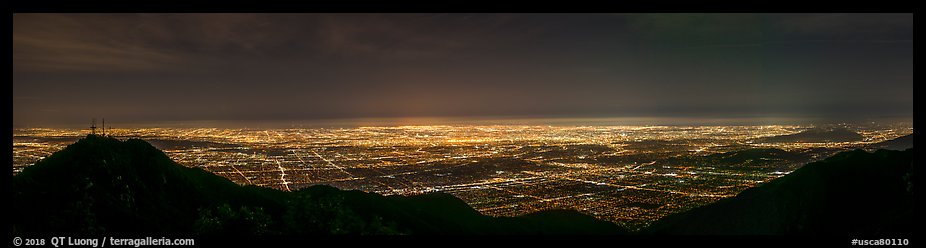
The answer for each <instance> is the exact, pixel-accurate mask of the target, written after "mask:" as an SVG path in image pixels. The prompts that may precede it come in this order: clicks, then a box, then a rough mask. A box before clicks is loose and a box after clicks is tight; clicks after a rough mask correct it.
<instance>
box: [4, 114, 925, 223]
mask: <svg viewBox="0 0 926 248" xmlns="http://www.w3.org/2000/svg"><path fill="white" fill-rule="evenodd" d="M844 126H845V127H847V128H850V129H851V130H853V131H856V132H858V133H859V134H861V135H863V136H864V137H865V138H864V140H863V141H860V142H843V143H774V144H765V143H756V142H755V139H756V138H761V137H769V136H777V135H786V134H793V133H797V132H800V131H803V130H806V129H808V128H811V126H781V125H773V126H514V125H497V126H397V127H359V128H313V129H304V128H300V129H267V130H256V129H217V128H144V129H112V130H107V132H108V133H109V134H111V136H115V137H118V138H130V137H132V138H141V139H145V140H147V141H149V142H151V143H152V144H153V145H155V146H156V147H158V148H160V149H162V150H163V151H164V152H165V153H166V154H167V155H168V156H170V157H171V158H172V159H174V160H175V161H177V162H179V163H180V164H183V165H186V166H191V167H200V168H203V169H205V170H208V171H210V172H212V173H215V174H217V175H220V176H223V177H226V178H228V179H230V180H232V181H234V182H236V183H238V184H242V185H257V186H263V187H270V188H275V189H280V190H296V189H299V188H304V187H307V186H311V185H317V184H328V185H332V186H335V187H338V188H341V189H347V190H362V191H367V192H375V193H379V194H384V195H396V194H398V195H411V194H421V193H428V192H445V193H450V194H453V195H455V196H457V197H459V198H461V199H463V200H464V201H466V202H467V203H468V204H469V205H471V206H472V207H473V208H475V209H477V210H478V211H480V212H482V213H483V214H487V215H492V216H516V215H521V214H526V213H531V212H536V211H540V210H546V209H575V210H578V211H580V212H582V213H585V214H589V215H592V216H596V217H598V218H601V219H605V220H610V221H613V222H615V223H618V224H620V225H622V226H625V227H628V228H640V227H643V226H645V225H647V224H649V223H651V222H652V221H654V220H657V219H659V218H661V217H664V216H666V215H668V214H672V213H676V212H680V211H684V210H687V209H690V208H693V207H696V206H700V205H703V204H706V203H710V202H713V201H716V200H718V199H721V198H724V197H730V196H734V195H735V194H737V193H738V192H740V191H742V190H744V189H746V188H749V187H753V186H756V185H757V184H759V183H761V182H765V181H768V180H770V179H774V178H776V177H780V176H782V175H785V174H787V173H789V172H791V171H793V170H794V169H796V168H798V167H799V166H801V165H803V164H806V163H807V162H811V161H813V160H817V159H822V158H825V157H826V156H830V155H832V154H834V153H836V152H839V151H843V150H847V149H854V148H860V147H863V146H864V145H866V144H871V143H875V142H881V141H885V140H889V139H893V138H897V137H900V136H903V135H906V134H910V133H912V132H913V128H912V125H911V124H891V125H883V124H879V125H868V126H858V125H844ZM87 133H88V131H87V130H77V129H16V130H14V133H13V174H16V173H18V172H19V171H21V170H22V168H23V167H25V166H28V165H30V164H33V163H35V162H36V161H38V160H40V159H42V158H44V157H45V156H48V155H49V154H51V153H53V152H55V151H58V150H60V149H63V148H64V147H65V146H67V145H68V144H71V143H73V142H74V141H76V140H77V139H79V138H80V137H83V136H85V135H86V134H87ZM749 148H779V149H783V150H786V151H790V152H796V153H800V154H806V155H807V159H798V160H788V159H775V158H769V159H767V160H763V161H759V162H756V161H748V164H743V165H734V166H715V165H714V164H709V163H705V162H703V161H704V160H699V159H697V158H699V157H702V156H706V155H710V154H718V153H724V152H732V151H741V150H745V149H749Z"/></svg>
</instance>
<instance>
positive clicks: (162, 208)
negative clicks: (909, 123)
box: [10, 135, 914, 237]
mask: <svg viewBox="0 0 926 248" xmlns="http://www.w3.org/2000/svg"><path fill="white" fill-rule="evenodd" d="M911 140H912V138H911ZM768 156H772V157H783V158H784V159H785V160H792V159H804V157H801V156H802V155H798V154H789V153H787V152H784V151H781V150H777V149H756V150H749V151H743V152H733V153H725V154H717V155H715V156H714V157H708V158H707V159H710V160H716V161H718V162H724V163H743V162H745V161H752V160H754V159H755V158H756V157H768ZM912 159H913V150H912V149H909V150H906V151H887V150H880V151H877V152H875V153H867V152H864V151H861V150H856V151H850V152H844V153H840V154H837V155H835V156H833V157H831V158H828V159H825V160H823V161H819V162H814V163H811V164H808V165H806V166H804V167H802V168H800V169H798V170H796V171H794V172H792V173H790V174H789V175H786V176H783V177H781V178H778V179H776V180H772V181H770V182H767V183H765V184H763V185H761V186H759V187H756V188H752V189H748V190H746V191H743V192H742V193H740V194H739V195H737V196H736V197H733V198H728V199H723V200H720V201H718V202H716V203H713V204H709V205H706V206H702V207H699V208H695V209H693V210H691V211H688V212H683V213H678V214H675V215H671V216H669V217H666V218H664V219H662V220H660V221H658V222H656V223H655V224H653V225H651V226H650V227H649V228H647V229H645V230H642V231H640V232H638V233H640V234H833V235H849V234H851V235H868V234H870V235H876V234H877V235H890V234H911V233H912V230H913V226H912V223H913V221H914V218H913V196H912V194H913V193H912V192H913V178H914V175H913V174H914V170H913V169H912V167H913V163H912ZM12 189H13V190H12V191H13V199H12V201H11V203H10V206H11V208H12V209H11V213H14V214H12V222H13V227H12V234H13V235H21V234H62V233H64V234H84V235H95V234H104V233H105V234H108V235H116V234H130V235H131V234H134V235H139V234H147V235H170V234H176V235H190V234H193V235H198V236H229V235H237V236H249V235H312V234H630V232H628V231H627V230H624V229H622V228H620V227H618V226H617V225H615V224H614V223H611V222H607V221H601V220H598V219H595V218H594V217H591V216H587V215H583V214H580V213H578V212H576V211H571V210H552V211H542V212H538V213H533V214H528V215H524V216H520V217H490V216H484V215H481V214H480V213H479V212H477V211H475V210H474V209H472V208H471V207H469V206H468V205H467V204H466V203H465V202H463V201H462V200H460V199H458V198H456V197H454V196H452V195H449V194H443V193H436V194H425V195H417V196H381V195H377V194H372V193H365V192H361V191H343V190H339V189H336V188H333V187H329V186H313V187H309V188H305V189H301V190H298V191H294V192H283V191H278V190H273V189H267V188H261V187H256V186H239V185H237V184H235V183H233V182H231V181H229V180H227V179H225V178H223V177H219V176H216V175H213V174H211V173H208V172H206V171H203V170H201V169H198V168H188V167H184V166H181V165H179V164H176V163H175V162H173V161H171V160H170V158H168V157H167V156H166V155H165V154H164V153H163V152H161V151H159V150H158V149H156V148H154V147H153V146H152V145H150V144H149V143H147V142H145V141H142V140H138V139H129V140H126V141H120V140H116V139H113V138H108V137H100V136H94V135H90V136H87V137H86V138H83V139H81V140H79V141H77V142H76V143H74V144H72V145H70V146H68V147H67V148H65V149H63V150H61V151H59V152H57V153H54V154H52V155H51V156H49V157H47V158H45V159H43V160H41V161H39V162H38V163H36V164H35V165H33V166H29V167H27V168H25V169H24V170H23V171H22V172H21V173H19V174H18V175H16V176H14V177H13V182H12ZM879 237H880V236H879ZM885 237H887V236H885Z"/></svg>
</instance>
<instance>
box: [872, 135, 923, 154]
mask: <svg viewBox="0 0 926 248" xmlns="http://www.w3.org/2000/svg"><path fill="white" fill-rule="evenodd" d="M868 147H869V148H872V149H887V150H896V151H902V150H906V149H910V148H913V134H912V133H911V134H908V135H904V136H902V137H900V138H896V139H892V140H888V141H884V142H879V143H875V144H871V145H869V146H868Z"/></svg>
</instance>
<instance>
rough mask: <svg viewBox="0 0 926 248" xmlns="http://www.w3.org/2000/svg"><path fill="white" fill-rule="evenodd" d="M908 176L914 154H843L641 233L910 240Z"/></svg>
mask: <svg viewBox="0 0 926 248" xmlns="http://www.w3.org/2000/svg"><path fill="white" fill-rule="evenodd" d="M914 171H915V170H914V169H913V149H909V150H906V151H889V150H879V151H877V152H874V153H868V152H865V151H863V150H854V151H848V152H843V153H839V154H837V155H835V156H832V157H830V158H827V159H825V160H822V161H818V162H814V163H810V164H807V165H805V166H803V167H801V168H800V169H797V170H795V171H794V172H792V173H790V174H788V175H786V176H783V177H781V178H778V179H775V180H772V181H770V182H767V183H765V184H763V185H760V186H758V187H755V188H751V189H747V190H745V191H743V192H741V193H740V194H738V195H737V196H735V197H732V198H727V199H723V200H720V201H717V202H715V203H712V204H708V205H705V206H702V207H698V208H695V209H692V210H690V211H687V212H682V213H677V214H674V215H670V216H668V217H666V218H663V219H661V220H659V221H657V222H656V223H654V224H653V225H651V226H649V227H648V228H647V229H646V230H644V231H643V232H644V233H650V234H684V235H692V234H693V235H731V234H734V235H768V234H813V235H856V236H860V235H881V236H885V235H887V236H890V235H899V237H909V235H912V231H913V230H914V225H913V221H914V212H913V211H914V210H913V177H914V175H913V174H914Z"/></svg>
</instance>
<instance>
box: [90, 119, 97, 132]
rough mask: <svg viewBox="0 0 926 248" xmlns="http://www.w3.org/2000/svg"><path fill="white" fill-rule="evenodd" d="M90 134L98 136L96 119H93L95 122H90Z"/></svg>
mask: <svg viewBox="0 0 926 248" xmlns="http://www.w3.org/2000/svg"><path fill="white" fill-rule="evenodd" d="M90 134H93V135H96V118H93V121H92V122H90Z"/></svg>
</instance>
